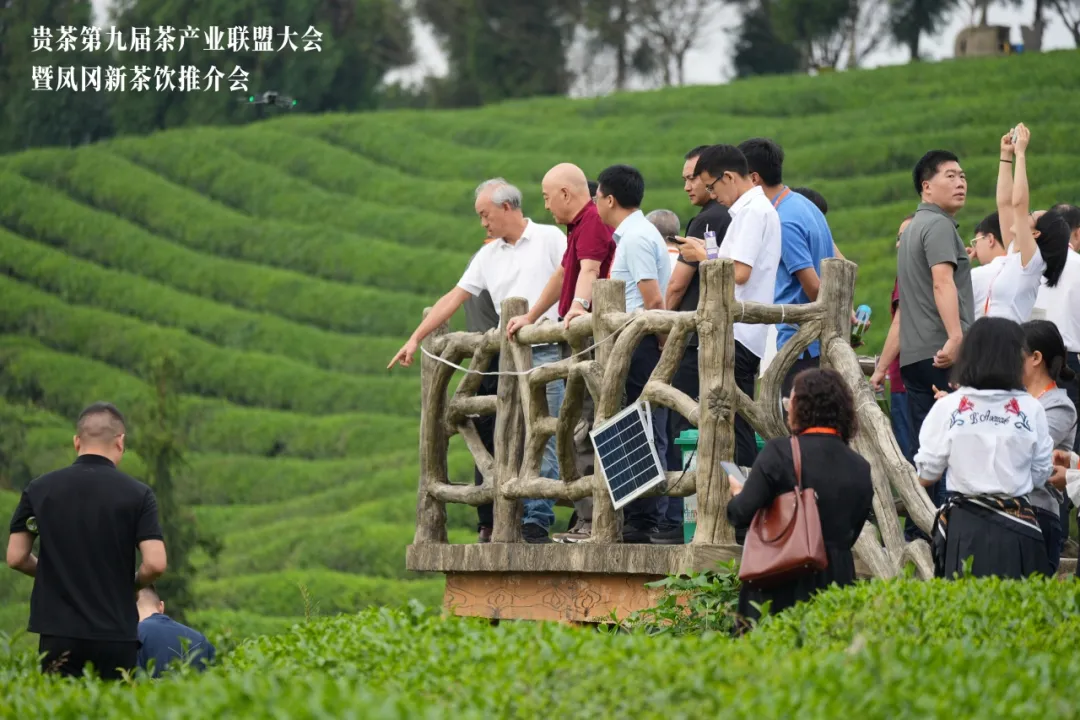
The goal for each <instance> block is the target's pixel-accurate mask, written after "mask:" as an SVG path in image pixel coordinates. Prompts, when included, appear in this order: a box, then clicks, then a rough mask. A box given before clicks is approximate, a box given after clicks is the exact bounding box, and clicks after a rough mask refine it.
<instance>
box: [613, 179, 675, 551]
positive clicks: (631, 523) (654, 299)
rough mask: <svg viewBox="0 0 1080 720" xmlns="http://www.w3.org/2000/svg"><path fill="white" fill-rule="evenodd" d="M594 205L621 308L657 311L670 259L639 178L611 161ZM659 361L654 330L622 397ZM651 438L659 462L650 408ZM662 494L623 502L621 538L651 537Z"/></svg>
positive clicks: (660, 444) (662, 445)
mask: <svg viewBox="0 0 1080 720" xmlns="http://www.w3.org/2000/svg"><path fill="white" fill-rule="evenodd" d="M598 182H599V187H598V189H597V191H596V209H597V212H598V213H599V214H600V219H601V220H603V221H604V224H605V225H607V226H608V227H613V228H615V232H614V234H613V237H614V239H615V258H614V260H613V261H612V263H611V279H612V280H622V281H623V282H624V283H625V292H626V312H634V311H635V310H639V309H645V310H663V309H664V295H665V294H666V293H667V286H668V280H669V279H670V278H671V260H670V259H668V252H667V246H666V245H665V243H664V238H663V237H662V236H661V235H660V231H659V230H657V229H656V227H655V226H654V225H653V224H652V223H651V222H649V221H648V220H647V219H646V218H645V214H644V213H643V212H641V201H642V200H643V199H644V198H645V179H644V178H643V177H642V176H641V173H640V172H638V171H637V169H635V168H632V167H630V166H629V165H613V166H611V167H609V168H607V169H606V170H604V171H603V172H602V173H600V177H599V178H598ZM658 362H660V341H659V339H658V338H657V337H656V336H655V335H649V336H647V337H645V338H644V339H643V340H642V341H641V344H640V345H638V346H637V348H636V349H635V350H634V354H633V355H632V356H631V358H630V369H629V371H628V372H627V376H626V402H627V404H628V405H630V404H633V403H636V402H637V401H638V398H639V397H641V392H642V391H643V390H644V389H645V384H646V383H647V382H649V376H650V375H652V371H653V369H654V368H656V364H657V363H658ZM652 417H653V442H654V443H655V445H656V453H657V455H659V456H660V462H661V464H664V458H665V456H666V455H667V421H668V410H667V408H663V407H654V408H653V409H652ZM667 500H668V498H667V497H666V496H663V497H649V498H638V499H636V500H633V501H632V502H630V503H629V504H627V506H626V515H625V517H626V526H625V529H624V531H623V542H627V543H644V544H650V543H651V542H652V540H651V536H653V535H658V534H659V533H660V530H661V526H662V525H663V524H664V519H665V515H666V513H667Z"/></svg>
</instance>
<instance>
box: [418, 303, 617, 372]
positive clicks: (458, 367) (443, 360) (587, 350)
mask: <svg viewBox="0 0 1080 720" xmlns="http://www.w3.org/2000/svg"><path fill="white" fill-rule="evenodd" d="M637 318H638V316H637V315H631V317H630V319H628V320H627V321H626V322H624V323H623V324H622V325H620V326H619V327H617V328H615V330H614V331H613V332H612V333H610V334H609V335H608V336H607V337H606V338H604V339H603V340H601V341H600V342H598V343H594V344H592V345H590V346H589V347H587V348H585V349H584V350H582V351H581V352H578V353H574V354H573V355H571V356H570V357H567V358H560V359H559V360H556V361H555V362H550V363H544V364H543V365H536V366H534V367H531V368H529V369H528V370H498V371H496V372H481V371H479V370H470V369H469V368H467V367H462V366H461V365H458V364H457V363H452V362H450V361H449V360H447V359H446V358H443V357H441V356H439V355H435V354H434V353H431V352H428V350H427V348H425V347H424V346H423V345H421V346H420V351H421V352H423V353H424V354H425V355H427V356H428V357H429V358H431V359H432V360H437V361H439V362H441V363H442V364H443V365H449V366H450V367H452V368H454V369H455V370H460V371H461V372H463V373H467V374H469V375H484V376H487V377H491V376H498V375H509V376H513V377H522V376H524V375H531V374H532V373H534V372H536V371H537V370H539V369H540V368H542V367H547V366H548V365H554V364H555V363H560V362H563V361H565V360H573V359H574V358H576V357H580V356H582V355H586V354H588V353H590V352H592V351H593V350H595V349H596V348H598V347H599V346H601V345H603V344H604V343H606V342H607V341H609V340H611V339H612V338H614V337H615V335H616V333H618V332H619V331H620V330H622V329H623V328H625V327H626V326H627V325H629V324H630V323H632V322H634V320H637ZM541 344H545V343H541ZM546 344H548V345H553V344H557V343H546Z"/></svg>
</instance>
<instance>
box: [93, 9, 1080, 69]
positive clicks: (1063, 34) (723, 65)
mask: <svg viewBox="0 0 1080 720" xmlns="http://www.w3.org/2000/svg"><path fill="white" fill-rule="evenodd" d="M93 3H94V9H95V12H96V22H97V23H98V24H101V23H102V22H104V19H105V14H104V11H105V8H106V7H107V5H108V4H109V0H93ZM1034 6H1035V3H1034V0H1025V2H1024V6H1023V7H1022V8H1020V9H1019V10H1015V9H1011V8H1009V9H1004V8H992V9H991V10H990V23H991V24H994V25H1008V26H1010V27H1012V42H1014V43H1019V42H1020V41H1021V38H1020V26H1021V25H1022V24H1027V23H1030V22H1031V18H1032V14H1033V12H1034ZM722 7H725V6H722ZM1046 20H1047V25H1048V27H1047V30H1046V33H1045V34H1044V36H1043V49H1044V50H1056V49H1060V48H1072V47H1074V44H1073V41H1072V37H1071V36H1070V35H1069V32H1068V30H1067V29H1066V28H1065V26H1064V25H1063V24H1062V23H1061V21H1060V20H1059V19H1058V18H1057V16H1056V15H1054V14H1053V13H1052V12H1050V11H1047V13H1046ZM737 22H738V19H737V16H735V15H734V13H733V12H729V13H724V15H722V16H720V17H718V18H717V20H716V21H715V23H714V28H713V30H712V32H711V34H710V35H709V37H706V38H703V41H702V42H701V43H700V47H698V48H697V49H695V50H694V51H692V52H690V53H689V54H688V56H687V63H686V82H687V83H688V84H701V85H710V84H716V83H720V82H724V81H725V80H727V79H728V78H729V77H730V76H731V68H730V61H729V59H728V58H729V57H730V54H731V43H732V38H731V35H730V33H729V32H727V31H728V30H730V29H731V28H733V27H734V26H735V25H736V23H737ZM969 22H970V18H969V17H968V16H967V14H966V13H963V12H958V13H956V15H955V17H954V18H953V21H952V22H951V23H950V24H949V26H948V27H947V28H946V29H945V30H944V31H943V32H942V33H941V34H940V35H939V36H937V37H933V38H928V37H923V42H922V50H923V53H924V54H925V55H927V56H929V57H932V58H934V59H941V58H944V57H951V56H952V54H953V40H954V38H955V37H956V34H957V33H958V32H959V31H960V30H961V29H962V28H963V27H964V26H965V25H967V24H969ZM414 31H415V37H416V48H417V56H418V58H419V61H418V62H417V63H416V65H415V66H413V67H411V68H407V69H403V70H400V71H395V72H394V73H393V74H392V76H391V77H392V78H395V79H396V78H401V79H404V80H408V81H412V80H416V79H419V78H420V77H423V76H424V75H425V74H436V75H442V74H444V73H445V72H446V58H445V57H444V56H443V53H442V51H441V50H440V49H439V47H438V45H437V43H436V42H435V39H434V37H433V36H432V34H431V32H430V31H429V30H428V29H427V28H426V27H424V26H423V25H422V24H420V23H414ZM906 61H907V53H906V51H905V50H904V49H903V48H898V47H886V48H882V49H879V50H877V51H875V52H874V53H873V54H871V55H870V56H869V58H868V59H867V60H866V62H865V63H864V66H865V67H876V66H879V65H895V64H899V63H903V62H906Z"/></svg>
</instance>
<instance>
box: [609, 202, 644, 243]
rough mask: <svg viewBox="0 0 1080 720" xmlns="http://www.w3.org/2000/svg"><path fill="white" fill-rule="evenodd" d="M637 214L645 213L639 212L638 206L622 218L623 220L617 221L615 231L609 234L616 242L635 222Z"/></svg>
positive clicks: (642, 214)
mask: <svg viewBox="0 0 1080 720" xmlns="http://www.w3.org/2000/svg"><path fill="white" fill-rule="evenodd" d="M638 216H641V217H642V218H644V217H645V213H643V212H641V209H640V208H639V209H637V210H635V211H634V212H632V213H630V214H629V215H627V216H626V217H625V218H623V221H622V222H621V223H619V227H617V228H615V231H614V232H613V233H612V234H611V235H612V239H613V240H615V242H618V241H619V240H620V239H621V238H622V236H623V235H625V234H626V231H627V230H628V229H629V228H630V227H631V226H632V225H634V224H636V223H637V221H638Z"/></svg>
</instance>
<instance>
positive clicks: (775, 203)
mask: <svg viewBox="0 0 1080 720" xmlns="http://www.w3.org/2000/svg"><path fill="white" fill-rule="evenodd" d="M790 194H791V188H789V187H788V186H787V185H785V186H784V189H783V190H781V191H780V194H779V195H777V196H776V198H775V199H774V200H773V201H772V206H773V209H776V208H778V207H780V203H782V202H783V201H784V198H786V197H787V196H788V195H790Z"/></svg>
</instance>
